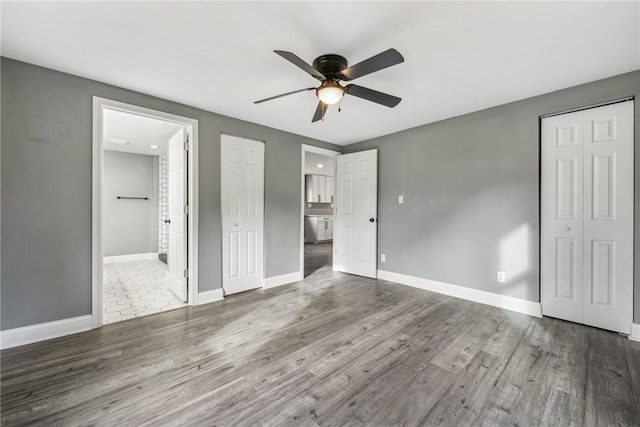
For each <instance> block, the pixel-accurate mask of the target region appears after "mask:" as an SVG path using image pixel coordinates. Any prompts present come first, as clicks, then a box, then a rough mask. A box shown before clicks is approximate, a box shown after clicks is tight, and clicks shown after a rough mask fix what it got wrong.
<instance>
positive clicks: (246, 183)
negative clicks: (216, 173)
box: [221, 135, 264, 295]
mask: <svg viewBox="0 0 640 427" xmlns="http://www.w3.org/2000/svg"><path fill="white" fill-rule="evenodd" d="M221 154H222V158H221V164H222V176H221V197H222V200H221V207H222V235H223V243H222V246H223V247H222V287H223V289H224V293H225V294H226V295H228V294H233V293H236V292H243V291H246V290H249V289H255V288H259V287H261V286H262V284H263V281H264V274H263V264H264V262H263V246H264V245H263V239H264V237H263V236H264V143H262V142H259V141H254V140H249V139H244V138H238V137H235V136H230V135H222V137H221Z"/></svg>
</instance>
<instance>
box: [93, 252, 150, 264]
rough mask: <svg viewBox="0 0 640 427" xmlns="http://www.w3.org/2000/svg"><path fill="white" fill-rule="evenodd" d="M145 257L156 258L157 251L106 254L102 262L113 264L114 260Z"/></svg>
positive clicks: (133, 259)
mask: <svg viewBox="0 0 640 427" xmlns="http://www.w3.org/2000/svg"><path fill="white" fill-rule="evenodd" d="M145 259H158V253H157V252H155V253H154V252H149V253H146V254H131V255H114V256H106V257H104V258H102V262H103V263H104V264H113V263H116V262H128V261H142V260H145Z"/></svg>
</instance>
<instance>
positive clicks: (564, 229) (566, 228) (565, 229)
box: [562, 227, 571, 231]
mask: <svg viewBox="0 0 640 427" xmlns="http://www.w3.org/2000/svg"><path fill="white" fill-rule="evenodd" d="M562 230H563V231H569V230H571V227H562Z"/></svg>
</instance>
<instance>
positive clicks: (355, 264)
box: [333, 150, 378, 278]
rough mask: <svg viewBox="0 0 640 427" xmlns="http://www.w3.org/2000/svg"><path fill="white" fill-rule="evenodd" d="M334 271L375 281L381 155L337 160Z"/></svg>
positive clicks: (372, 153)
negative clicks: (379, 162)
mask: <svg viewBox="0 0 640 427" xmlns="http://www.w3.org/2000/svg"><path fill="white" fill-rule="evenodd" d="M336 181H337V194H336V196H337V197H336V199H337V202H336V213H335V217H334V236H333V248H334V249H333V250H334V258H333V259H334V270H338V271H343V272H345V273H351V274H357V275H359V276H365V277H372V278H375V277H376V266H377V262H376V261H377V259H376V258H377V257H376V253H377V235H378V226H377V217H378V214H377V203H378V151H377V150H368V151H362V152H359V153H352V154H343V155H340V156H338V167H337V172H336Z"/></svg>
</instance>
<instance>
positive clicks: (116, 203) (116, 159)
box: [102, 150, 160, 256]
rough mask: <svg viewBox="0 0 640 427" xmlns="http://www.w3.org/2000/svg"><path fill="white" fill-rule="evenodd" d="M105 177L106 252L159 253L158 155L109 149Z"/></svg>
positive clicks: (104, 220) (105, 152)
mask: <svg viewBox="0 0 640 427" xmlns="http://www.w3.org/2000/svg"><path fill="white" fill-rule="evenodd" d="M103 177H104V178H103V181H102V182H103V184H102V201H103V204H102V214H103V217H102V227H103V234H104V238H103V243H102V249H103V255H104V256H115V255H130V254H141V253H157V252H158V234H159V233H158V232H159V228H158V217H159V212H158V211H159V205H158V195H159V194H158V191H159V190H158V180H159V178H160V177H159V174H158V156H145V155H142V154H132V153H122V152H119V151H110V150H105V151H104V173H103ZM118 196H125V197H148V198H149V200H130V199H118Z"/></svg>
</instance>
